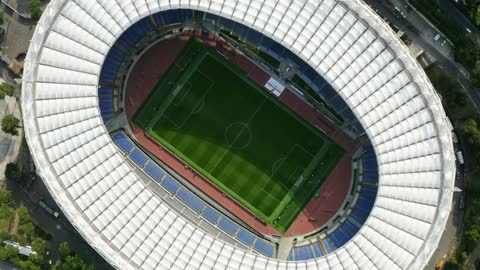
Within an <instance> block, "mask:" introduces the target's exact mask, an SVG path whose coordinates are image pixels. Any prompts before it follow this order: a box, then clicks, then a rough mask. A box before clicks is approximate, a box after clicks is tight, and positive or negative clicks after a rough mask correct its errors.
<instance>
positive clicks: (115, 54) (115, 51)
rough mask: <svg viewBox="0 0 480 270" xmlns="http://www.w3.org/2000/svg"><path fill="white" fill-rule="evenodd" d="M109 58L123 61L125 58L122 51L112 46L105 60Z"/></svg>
mask: <svg viewBox="0 0 480 270" xmlns="http://www.w3.org/2000/svg"><path fill="white" fill-rule="evenodd" d="M110 57H114V58H116V59H118V60H123V58H125V53H124V52H123V51H122V50H120V49H119V48H118V47H115V46H112V48H110V51H109V52H108V54H107V57H106V58H110Z"/></svg>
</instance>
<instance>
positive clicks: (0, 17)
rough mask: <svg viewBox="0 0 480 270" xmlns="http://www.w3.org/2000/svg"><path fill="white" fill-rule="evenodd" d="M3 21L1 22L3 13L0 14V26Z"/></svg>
mask: <svg viewBox="0 0 480 270" xmlns="http://www.w3.org/2000/svg"><path fill="white" fill-rule="evenodd" d="M3 23H4V21H3V12H0V24H3Z"/></svg>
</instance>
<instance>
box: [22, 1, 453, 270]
mask: <svg viewBox="0 0 480 270" xmlns="http://www.w3.org/2000/svg"><path fill="white" fill-rule="evenodd" d="M173 8H186V9H193V10H201V11H205V12H209V13H213V14H216V15H219V16H222V17H225V18H229V19H231V20H234V21H236V22H239V23H242V24H244V25H246V26H248V27H250V28H253V29H255V30H257V31H259V32H261V33H263V34H264V35H266V36H268V37H271V38H272V39H273V40H275V41H276V42H278V43H280V44H281V45H283V46H284V47H286V48H288V49H290V50H291V51H293V52H294V53H296V54H297V55H299V56H300V58H301V59H303V60H304V61H305V62H306V63H308V64H309V65H310V66H311V67H313V68H314V69H315V70H316V71H317V72H318V73H319V74H320V75H321V76H322V77H323V78H325V80H326V81H327V82H329V83H330V84H331V85H332V87H333V88H334V89H335V90H336V91H337V92H338V94H339V95H340V96H341V97H342V98H343V99H344V100H345V101H346V103H347V104H348V105H349V106H350V108H351V109H352V111H353V113H354V114H355V116H356V117H357V118H358V119H359V120H360V122H361V124H362V126H363V128H364V129H365V131H366V134H367V135H368V137H369V139H370V140H371V143H372V145H373V147H374V149H375V153H376V155H377V159H378V163H379V164H378V165H379V188H378V197H377V199H376V202H375V206H374V208H373V210H372V211H371V215H370V217H369V218H368V220H367V221H366V222H365V224H364V225H363V227H362V228H361V229H360V231H359V232H358V233H357V234H356V235H355V236H354V237H353V238H352V239H351V240H350V241H349V242H348V243H346V244H345V245H344V246H342V247H341V248H339V249H337V250H336V251H335V252H332V253H330V254H328V255H325V256H324V257H321V258H318V259H315V260H309V261H297V262H286V261H280V260H277V259H272V258H267V257H264V256H262V255H258V254H254V253H250V252H247V251H244V250H240V249H237V248H235V247H233V246H231V245H230V244H227V243H225V242H223V241H222V240H219V239H215V238H213V237H211V236H210V235H208V234H206V233H204V232H203V231H202V230H200V229H198V228H196V227H195V226H194V225H192V224H191V223H189V222H188V221H187V220H185V219H184V218H183V217H182V216H180V215H179V214H177V212H175V211H174V210H172V209H170V208H169V207H168V205H167V204H166V203H164V202H163V201H162V200H161V199H159V198H158V197H157V196H155V195H154V194H152V192H151V191H150V190H149V189H147V188H146V187H145V185H144V184H143V182H141V181H140V180H139V179H138V177H137V175H136V174H135V173H134V172H133V171H132V169H131V168H130V167H129V165H128V164H127V162H126V161H125V160H124V159H123V157H122V156H121V155H120V154H119V153H118V150H117V148H116V147H115V146H114V144H113V142H112V139H111V138H110V136H109V134H108V132H107V130H106V128H105V126H104V124H103V121H102V118H101V116H100V111H99V106H98V97H97V95H98V93H97V89H98V81H99V73H100V71H101V67H102V64H103V61H104V59H105V55H106V54H107V53H108V51H109V49H110V47H111V46H112V45H113V44H114V43H115V41H116V39H117V38H118V37H119V36H120V35H121V34H122V33H123V32H124V31H125V30H126V29H127V28H128V27H129V26H130V25H132V24H133V23H135V22H136V21H138V20H140V19H141V18H143V17H145V16H149V15H151V14H153V13H156V12H158V11H161V10H167V9H173ZM23 79H24V81H23V86H22V87H23V88H22V108H23V120H24V128H25V134H26V139H27V142H28V145H29V147H30V150H31V153H32V156H33V159H34V161H35V164H36V166H37V168H38V173H39V175H40V176H41V178H42V179H43V181H44V182H45V184H46V186H47V187H48V189H49V191H50V193H51V194H52V196H53V198H54V199H55V200H56V201H57V203H58V205H59V206H60V207H61V208H62V210H63V213H64V214H65V215H66V216H67V217H68V219H69V220H70V221H71V223H72V224H73V225H74V226H75V228H76V229H77V230H78V232H79V233H80V234H81V235H82V236H83V238H84V239H85V240H86V241H87V242H88V243H89V244H90V245H91V246H92V247H94V248H95V249H96V250H97V251H98V252H99V253H100V254H101V255H102V256H103V257H104V258H105V259H106V260H107V261H108V262H109V263H111V264H112V265H113V266H115V267H117V268H120V269H138V268H143V269H153V268H159V269H187V268H189V269H197V268H204V269H240V268H241V269H421V268H423V267H424V266H425V265H426V264H427V263H428V261H429V259H430V257H431V256H432V253H433V252H434V250H435V249H436V247H437V245H438V243H439V240H440V237H441V235H442V232H443V229H444V227H445V224H446V221H447V217H448V215H449V212H450V210H451V201H452V194H453V193H452V192H453V180H454V172H455V163H454V160H455V159H454V154H453V146H452V140H451V133H450V130H449V129H448V127H447V119H446V116H445V113H444V111H443V108H442V106H441V102H440V99H439V97H438V96H437V94H436V93H435V91H434V89H433V87H432V85H431V84H430V82H429V81H428V78H427V77H426V75H425V73H424V72H423V70H422V68H421V67H420V66H419V65H418V63H417V62H416V60H415V59H414V58H413V57H412V56H411V55H410V54H409V52H408V50H407V48H406V47H405V46H404V45H403V43H401V42H400V41H399V40H398V38H397V37H395V35H394V33H393V32H392V30H391V29H390V28H389V26H388V25H387V24H386V23H385V22H384V21H382V20H381V19H380V18H379V17H378V16H377V15H376V14H374V13H373V11H372V10H371V9H370V8H369V7H368V6H366V5H365V4H364V3H363V2H362V1H360V0H349V1H336V0H315V1H314V0H312V1H285V0H280V1H276V0H275V1H274V0H265V1H253V0H252V1H249V0H240V1H231V0H212V1H209V0H189V1H177V0H169V1H166V0H52V1H51V3H50V4H49V6H48V8H47V9H46V10H45V12H44V15H43V16H42V18H41V19H40V21H39V23H38V25H37V28H36V30H35V34H34V36H33V38H32V41H31V45H30V49H29V51H28V55H27V58H26V60H25V66H24V77H23Z"/></svg>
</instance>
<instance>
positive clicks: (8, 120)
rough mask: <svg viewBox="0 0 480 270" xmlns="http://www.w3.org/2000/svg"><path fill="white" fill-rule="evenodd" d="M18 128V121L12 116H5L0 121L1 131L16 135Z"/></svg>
mask: <svg viewBox="0 0 480 270" xmlns="http://www.w3.org/2000/svg"><path fill="white" fill-rule="evenodd" d="M19 127H20V120H18V118H16V117H15V116H14V115H13V114H7V115H5V116H4V117H3V119H2V131H3V132H5V133H7V134H11V135H14V136H15V135H18V128H19Z"/></svg>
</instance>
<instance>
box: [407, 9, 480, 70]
mask: <svg viewBox="0 0 480 270" xmlns="http://www.w3.org/2000/svg"><path fill="white" fill-rule="evenodd" d="M410 3H411V4H412V5H414V6H415V7H416V8H417V9H418V10H419V11H420V12H422V14H423V15H425V17H427V18H428V20H429V21H430V22H432V23H433V24H434V25H435V26H436V27H437V28H438V29H440V31H442V33H444V34H445V35H446V36H447V37H448V38H449V39H450V40H451V41H452V42H453V44H455V59H456V60H457V61H458V62H460V63H461V64H462V65H464V66H465V67H466V68H468V69H473V68H474V66H475V63H476V62H477V60H478V59H480V50H479V49H478V48H477V46H476V45H475V43H474V41H473V39H472V36H471V35H470V34H469V33H467V31H466V29H464V28H463V27H461V26H460V25H458V24H457V22H456V21H455V19H454V18H453V17H452V16H450V15H448V14H447V13H445V12H444V11H443V10H442V9H441V8H440V0H411V1H410Z"/></svg>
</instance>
